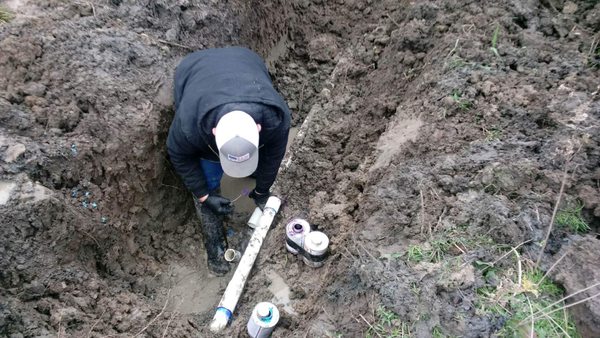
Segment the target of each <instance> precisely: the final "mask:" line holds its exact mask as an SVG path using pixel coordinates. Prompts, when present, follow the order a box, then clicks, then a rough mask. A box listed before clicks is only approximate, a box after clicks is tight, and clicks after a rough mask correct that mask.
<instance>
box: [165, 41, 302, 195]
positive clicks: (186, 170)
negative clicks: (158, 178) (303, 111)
mask: <svg viewBox="0 0 600 338" xmlns="http://www.w3.org/2000/svg"><path fill="white" fill-rule="evenodd" d="M233 110H242V111H244V112H246V113H248V114H249V115H250V116H252V118H253V119H254V121H255V122H256V123H259V124H261V131H260V133H259V157H258V159H259V162H258V168H257V170H256V191H257V192H259V193H266V192H268V191H269V189H270V188H271V186H272V185H273V182H274V181H275V178H276V177H277V171H278V169H279V165H280V164H281V161H282V159H283V155H284V154H285V148H286V145H287V138H288V132H289V128H290V120H291V119H290V110H289V108H288V106H287V104H286V103H285V101H284V100H283V98H282V97H281V95H279V93H278V92H277V91H276V90H275V88H273V84H272V82H271V77H270V76H269V72H268V70H267V68H266V66H265V63H264V61H263V60H262V59H261V57H260V56H258V55H257V54H256V53H254V52H252V51H251V50H249V49H246V48H242V47H228V48H216V49H206V50H201V51H198V52H194V53H192V54H189V55H188V56H186V57H185V58H184V59H183V60H182V61H181V63H180V64H179V66H177V70H176V71H175V118H174V119H173V122H172V123H171V128H170V129H169V136H168V138H167V150H168V153H169V158H170V160H171V163H172V164H173V166H174V167H175V171H176V172H177V173H178V174H179V176H181V178H182V179H183V181H184V183H185V185H186V187H187V188H188V189H189V190H190V191H191V192H192V193H193V194H194V196H196V197H202V196H204V195H206V194H208V193H209V191H208V188H207V186H206V180H205V178H204V172H203V171H202V167H201V166H200V159H207V160H211V161H219V155H218V153H219V151H218V149H217V145H216V143H215V137H214V135H213V134H212V128H214V127H216V125H217V122H218V121H219V119H220V118H221V117H222V116H223V115H224V114H226V113H228V112H230V111H233Z"/></svg>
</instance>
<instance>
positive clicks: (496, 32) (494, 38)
mask: <svg viewBox="0 0 600 338" xmlns="http://www.w3.org/2000/svg"><path fill="white" fill-rule="evenodd" d="M499 34H500V25H498V24H496V29H495V30H494V35H492V46H491V47H490V50H491V51H492V52H493V53H494V55H496V57H500V53H498V35H499Z"/></svg>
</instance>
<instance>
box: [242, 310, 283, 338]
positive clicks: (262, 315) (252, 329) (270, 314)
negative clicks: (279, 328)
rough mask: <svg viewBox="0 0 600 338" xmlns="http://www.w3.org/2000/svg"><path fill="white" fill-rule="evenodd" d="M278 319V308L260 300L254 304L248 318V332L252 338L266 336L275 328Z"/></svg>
mask: <svg viewBox="0 0 600 338" xmlns="http://www.w3.org/2000/svg"><path fill="white" fill-rule="evenodd" d="M278 321H279V310H277V307H276V306H275V305H274V304H271V303H269V302H262V303H258V304H256V306H255V307H254V310H252V315H251V316H250V320H248V334H249V335H250V337H252V338H267V337H269V336H270V335H271V333H272V332H273V330H274V329H275V325H277V322H278Z"/></svg>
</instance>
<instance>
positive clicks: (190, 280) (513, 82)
mask: <svg viewBox="0 0 600 338" xmlns="http://www.w3.org/2000/svg"><path fill="white" fill-rule="evenodd" d="M5 5H7V6H10V8H11V9H12V11H13V12H14V13H15V14H16V17H15V18H14V19H13V20H12V22H10V23H9V24H3V25H2V26H0V50H1V51H2V54H0V73H1V74H3V76H2V77H0V121H1V129H0V131H1V133H0V150H1V151H2V162H1V165H0V174H1V179H0V210H1V211H2V213H1V215H0V220H1V224H2V227H1V228H0V235H2V237H1V238H2V246H0V336H1V335H5V336H8V337H44V336H48V337H54V336H61V337H82V336H90V337H104V336H123V337H125V336H135V335H139V336H148V337H163V336H168V337H190V336H201V337H210V336H213V335H212V334H211V333H209V331H208V329H207V325H208V323H209V322H210V320H211V318H212V315H213V312H214V309H213V308H214V306H215V305H216V303H217V302H218V298H219V295H220V294H221V292H222V291H223V289H224V287H225V286H226V283H227V278H215V277H211V276H210V275H208V274H207V272H206V270H205V268H204V260H205V258H204V252H203V248H202V244H200V243H201V242H202V241H201V237H200V232H199V231H198V223H197V220H196V219H195V217H194V214H193V207H192V205H191V203H190V202H191V201H190V197H189V194H188V193H186V192H185V189H184V188H183V186H182V185H181V183H180V181H179V179H178V178H177V177H176V175H175V174H174V173H173V171H172V169H170V166H169V164H168V161H167V160H166V158H165V146H164V140H165V137H166V132H167V128H168V126H169V123H170V119H171V118H172V115H173V111H172V107H171V97H170V91H171V85H172V79H171V77H172V73H173V70H174V67H175V66H176V64H177V61H178V60H179V59H181V58H182V57H183V56H184V55H185V54H186V53H187V52H189V51H191V50H195V49H200V48H207V47H216V46H224V45H232V44H235V45H237V44H241V45H246V46H249V47H251V48H253V49H255V50H257V51H258V52H259V53H260V54H261V55H263V56H264V57H265V58H266V59H267V61H268V63H269V65H270V70H271V73H272V75H273V78H274V80H275V82H276V85H277V87H278V88H279V90H280V91H281V92H282V94H283V95H284V97H285V98H286V100H287V102H288V103H289V105H290V108H291V109H292V111H293V112H294V116H293V123H294V125H295V126H296V127H301V126H304V128H300V130H301V133H300V135H299V136H298V137H297V138H296V140H295V141H294V143H293V145H292V148H291V151H290V152H291V154H292V161H291V162H290V164H289V166H287V167H286V168H285V169H282V171H281V174H280V177H279V178H278V182H277V184H276V187H275V192H276V193H277V194H278V195H280V196H281V197H282V198H283V199H284V200H285V206H284V208H283V210H282V213H281V216H280V218H279V219H278V225H277V226H276V227H275V228H274V229H273V230H272V231H271V234H270V235H269V237H268V238H267V240H266V242H265V244H264V249H263V251H262V252H261V255H260V257H259V259H258V261H257V263H256V266H255V272H254V273H253V275H252V277H251V279H250V280H249V281H248V284H247V286H246V291H245V293H244V295H243V296H242V298H241V300H240V303H239V305H238V308H237V309H236V316H235V318H234V320H233V322H232V323H231V325H230V327H229V328H228V329H227V331H226V332H225V333H224V336H234V337H237V336H245V324H246V322H247V319H248V317H249V314H250V311H251V309H252V307H253V305H254V304H256V303H257V302H259V301H265V300H271V301H273V302H275V303H276V304H278V306H279V307H280V311H281V312H282V319H281V322H280V324H279V325H278V327H277V329H276V330H275V332H274V334H273V336H274V337H339V336H344V337H365V336H377V335H381V334H384V333H385V334H390V332H391V331H390V332H381V333H379V331H377V330H375V329H374V325H376V324H377V321H378V315H377V313H378V309H380V308H382V307H384V308H386V309H390V311H393V313H395V314H396V316H397V317H395V319H394V323H393V325H392V326H393V327H397V328H400V327H401V328H402V333H403V334H404V333H405V326H406V330H407V331H406V333H407V335H408V334H410V335H412V336H416V337H430V336H436V335H437V336H438V337H439V336H440V335H441V336H466V337H486V336H493V335H495V334H497V333H498V332H500V330H501V329H502V328H503V327H504V326H506V321H507V318H504V317H502V316H500V315H490V314H488V313H482V312H481V311H479V309H478V308H477V306H476V303H477V300H478V292H477V290H478V289H480V288H482V287H487V286H489V285H494V284H495V283H497V281H493V280H490V279H489V278H487V277H486V275H485V274H484V271H482V270H480V269H478V268H477V262H481V261H488V262H490V261H494V260H495V259H497V258H498V257H499V256H501V253H499V252H498V250H496V249H491V248H492V247H494V248H495V247H496V246H501V245H505V246H506V247H509V248H510V247H515V246H517V245H519V244H521V243H523V242H526V241H528V240H530V241H531V242H530V243H528V244H525V245H524V246H522V248H521V249H522V254H523V255H524V256H529V257H533V258H535V257H537V255H538V253H539V250H540V249H539V248H540V245H539V243H540V242H541V241H542V240H543V239H544V235H545V229H546V228H547V225H548V224H549V223H550V219H551V218H552V214H553V208H554V205H555V203H556V199H557V196H558V195H559V191H561V190H563V193H562V195H561V201H562V202H561V204H560V206H561V208H569V207H573V206H579V205H581V212H582V217H583V218H584V219H585V220H586V221H587V223H588V224H589V225H590V227H591V230H590V231H589V233H588V234H585V235H583V236H576V235H573V234H572V233H571V232H569V231H567V230H565V229H562V228H557V230H556V231H554V232H553V235H552V236H551V238H550V241H549V243H548V246H547V247H546V251H545V254H544V256H543V260H542V267H543V268H545V269H547V268H548V267H549V266H550V265H551V264H552V263H553V262H555V261H556V259H557V258H558V257H560V256H562V254H563V253H564V252H565V251H566V250H571V251H573V252H575V253H572V254H569V255H567V256H565V257H566V258H565V259H564V260H563V261H562V263H561V264H557V266H556V268H554V270H553V273H552V276H553V277H554V278H555V280H556V281H557V282H558V283H560V285H562V287H564V288H565V289H566V293H572V292H574V291H577V290H579V289H581V288H582V287H585V286H588V285H590V284H592V283H593V282H594V281H595V280H597V278H598V277H600V276H597V275H595V274H597V273H596V272H595V270H594V269H593V267H594V266H597V264H598V258H597V257H596V256H597V255H594V254H593V252H594V248H598V242H599V240H598V239H597V236H596V235H595V233H597V229H598V226H599V224H600V221H599V219H600V218H599V217H600V190H598V182H599V181H600V171H599V169H598V168H599V167H600V150H599V149H600V148H599V146H598V143H599V142H600V140H599V138H598V137H599V135H600V132H599V130H598V129H599V125H600V124H599V123H598V122H599V119H600V104H599V101H598V90H599V88H598V83H600V81H598V80H599V77H598V62H599V60H598V54H597V52H596V51H595V50H594V45H593V44H594V41H596V40H597V39H598V35H597V32H598V30H599V29H600V21H599V20H600V5H597V4H594V3H593V2H589V1H576V2H570V1H567V2H562V1H554V2H537V1H526V2H522V1H501V2H498V3H497V4H495V5H493V6H492V5H484V4H483V2H477V1H453V0H448V1H442V2H407V1H401V2H397V1H379V2H377V1H370V0H364V1H361V0H356V1H335V2H326V1H320V0H314V1H307V0H298V1H276V2H257V1H233V2H217V1H187V0H182V1H177V2H171V1H151V0H148V1H112V0H111V1H90V2H73V3H69V2H63V1H32V0H30V1H10V2H6V3H5ZM495 32H499V33H495ZM494 36H496V37H495V38H494ZM493 40H496V42H492V41H493ZM492 48H494V49H493V50H492ZM596 48H597V45H596ZM565 168H566V170H567V173H568V176H566V177H567V179H563V171H564V170H565ZM561 185H564V188H563V189H561ZM230 197H235V196H230ZM247 216H248V215H247V214H245V213H241V212H239V213H237V214H236V215H234V216H233V217H232V218H231V219H230V220H229V221H228V227H229V234H230V235H231V237H232V242H233V243H235V245H239V246H243V242H244V238H247V236H248V235H249V232H248V230H247V229H246V228H245V226H244V223H245V218H247ZM297 216H301V217H304V218H306V219H308V220H309V221H310V222H311V223H312V224H314V225H316V226H318V227H319V229H321V230H323V231H324V232H326V233H327V234H328V235H329V236H330V238H331V256H330V258H329V259H328V262H327V263H326V265H325V266H324V267H322V268H320V269H318V270H314V269H312V268H310V267H307V266H305V265H304V264H303V263H302V262H301V261H300V260H298V259H297V258H296V257H294V256H292V255H290V254H289V253H287V252H286V251H285V248H284V246H283V231H282V226H283V225H284V224H285V223H286V220H288V219H289V218H291V217H297ZM438 237H456V238H463V237H464V238H466V239H465V241H464V242H465V243H467V244H460V242H456V243H459V244H458V245H457V247H456V248H451V249H448V250H446V251H445V252H443V253H442V254H441V255H443V257H440V259H435V260H431V261H420V262H416V263H415V262H413V261H411V260H410V259H408V258H407V257H409V251H410V249H411V248H414V247H416V246H424V247H425V248H427V245H431V244H430V243H433V241H434V240H437V239H438ZM475 238H477V239H481V240H480V241H476V240H471V239H475ZM467 239H468V241H467ZM423 243H424V244H423ZM570 248H575V249H570ZM577 248H583V249H577ZM571 255H572V256H571ZM513 264H514V262H510V261H509V262H502V265H505V266H507V267H510V266H511V265H513ZM573 264H576V265H577V266H581V267H582V269H580V270H575V271H571V270H573V269H571V267H572V266H573ZM585 295H589V296H591V295H593V292H592V291H590V292H589V293H584V294H583V295H582V296H581V297H580V298H574V299H573V300H571V301H576V300H578V299H583V298H584V297H585ZM598 304H599V303H598V302H597V299H596V300H592V301H590V302H587V303H584V304H582V305H578V306H576V307H574V308H573V311H572V313H573V314H575V315H576V317H575V322H576V324H577V326H578V329H579V332H580V334H581V335H582V336H584V337H585V336H589V337H593V336H597V334H600V323H599V322H600V317H599V313H598Z"/></svg>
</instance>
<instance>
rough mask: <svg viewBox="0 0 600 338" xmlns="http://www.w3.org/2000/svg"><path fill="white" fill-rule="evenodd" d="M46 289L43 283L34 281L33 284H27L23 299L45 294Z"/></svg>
mask: <svg viewBox="0 0 600 338" xmlns="http://www.w3.org/2000/svg"><path fill="white" fill-rule="evenodd" d="M44 291H46V287H45V286H44V285H43V284H41V283H40V282H38V281H33V282H32V283H31V284H29V285H27V286H25V288H24V290H23V294H22V295H21V299H22V300H25V301H30V300H34V299H38V298H40V297H42V296H43V295H44Z"/></svg>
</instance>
